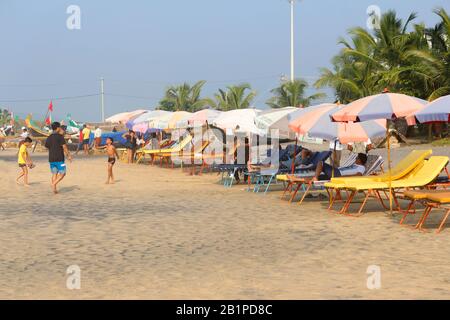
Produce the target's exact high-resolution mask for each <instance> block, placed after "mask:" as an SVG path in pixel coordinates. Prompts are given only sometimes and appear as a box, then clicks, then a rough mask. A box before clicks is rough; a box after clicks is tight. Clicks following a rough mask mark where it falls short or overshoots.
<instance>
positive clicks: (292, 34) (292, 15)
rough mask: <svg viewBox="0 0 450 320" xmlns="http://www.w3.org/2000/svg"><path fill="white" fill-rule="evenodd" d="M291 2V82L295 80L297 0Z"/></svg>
mask: <svg viewBox="0 0 450 320" xmlns="http://www.w3.org/2000/svg"><path fill="white" fill-rule="evenodd" d="M289 2H290V3H291V82H294V80H295V74H294V72H295V70H294V68H295V67H294V65H295V60H294V53H295V52H294V12H295V10H294V9H295V6H294V3H295V0H289Z"/></svg>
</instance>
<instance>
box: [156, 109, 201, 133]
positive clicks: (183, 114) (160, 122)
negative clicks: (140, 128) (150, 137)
mask: <svg viewBox="0 0 450 320" xmlns="http://www.w3.org/2000/svg"><path fill="white" fill-rule="evenodd" d="M191 115H192V113H190V112H187V111H176V112H171V113H167V114H162V115H161V116H160V117H157V118H154V119H151V120H150V121H149V125H148V126H149V128H154V129H160V130H168V129H177V128H179V127H178V123H179V122H182V121H183V120H184V119H186V118H188V117H190V116H191Z"/></svg>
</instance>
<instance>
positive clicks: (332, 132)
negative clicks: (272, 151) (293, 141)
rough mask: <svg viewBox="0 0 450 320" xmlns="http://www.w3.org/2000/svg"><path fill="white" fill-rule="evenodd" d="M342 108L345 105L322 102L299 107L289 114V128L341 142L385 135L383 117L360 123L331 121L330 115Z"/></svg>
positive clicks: (301, 133)
mask: <svg viewBox="0 0 450 320" xmlns="http://www.w3.org/2000/svg"><path fill="white" fill-rule="evenodd" d="M342 108H345V106H339V105H336V104H322V105H318V106H314V107H309V108H304V109H300V110H298V111H296V112H293V113H291V114H290V115H289V118H290V121H289V128H290V129H291V130H292V131H294V132H296V133H298V134H300V135H306V134H307V135H308V136H310V137H313V138H321V139H325V140H329V141H333V140H335V139H339V141H340V142H341V143H350V142H366V141H368V140H369V139H373V138H378V137H383V136H384V135H385V133H386V120H385V119H381V120H372V121H366V122H361V123H354V122H348V123H346V122H333V121H332V119H331V115H333V114H334V113H336V112H338V111H339V110H340V109H342Z"/></svg>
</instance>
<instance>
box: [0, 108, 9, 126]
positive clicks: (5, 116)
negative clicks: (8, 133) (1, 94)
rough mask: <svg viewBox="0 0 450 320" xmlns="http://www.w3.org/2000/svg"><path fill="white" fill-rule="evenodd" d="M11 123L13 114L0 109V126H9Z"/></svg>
mask: <svg viewBox="0 0 450 320" xmlns="http://www.w3.org/2000/svg"><path fill="white" fill-rule="evenodd" d="M10 121H11V114H10V113H9V111H8V110H6V109H0V126H4V125H6V124H9V122H10Z"/></svg>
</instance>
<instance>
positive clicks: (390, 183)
mask: <svg viewBox="0 0 450 320" xmlns="http://www.w3.org/2000/svg"><path fill="white" fill-rule="evenodd" d="M386 147H387V160H388V172H389V173H388V186H389V214H390V215H392V173H391V138H390V131H389V120H388V121H387V122H386Z"/></svg>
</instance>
